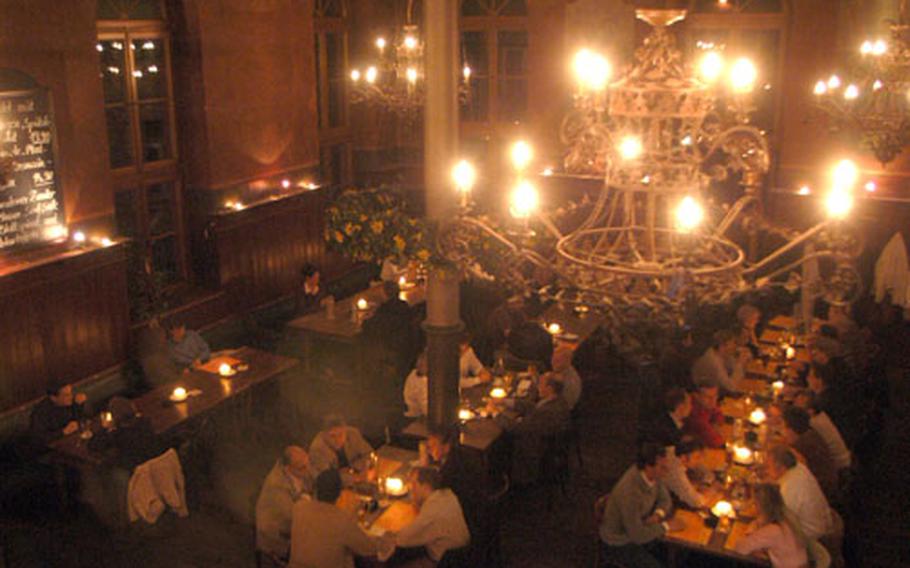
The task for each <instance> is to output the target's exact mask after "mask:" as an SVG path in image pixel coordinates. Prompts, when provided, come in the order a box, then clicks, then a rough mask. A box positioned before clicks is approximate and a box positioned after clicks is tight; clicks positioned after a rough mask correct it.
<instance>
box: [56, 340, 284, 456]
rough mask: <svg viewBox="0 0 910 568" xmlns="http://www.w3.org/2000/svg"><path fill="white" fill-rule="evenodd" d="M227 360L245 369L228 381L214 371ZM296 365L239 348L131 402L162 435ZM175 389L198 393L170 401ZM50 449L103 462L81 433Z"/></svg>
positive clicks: (95, 427)
mask: <svg viewBox="0 0 910 568" xmlns="http://www.w3.org/2000/svg"><path fill="white" fill-rule="evenodd" d="M228 359H233V360H236V361H239V362H242V363H244V364H246V365H248V366H249V368H248V369H247V370H245V371H238V372H237V373H236V374H235V375H233V376H231V377H228V378H225V377H221V376H220V375H219V374H218V373H217V371H216V370H217V369H218V366H219V365H220V363H221V362H222V361H224V362H230V361H229V360H228ZM298 363H299V361H297V360H296V359H291V358H289V357H282V356H280V355H275V354H272V353H268V352H265V351H260V350H258V349H253V348H252V347H242V348H240V349H237V350H235V351H233V352H231V353H230V354H229V355H221V356H219V355H217V354H216V356H215V357H213V358H212V360H211V361H210V362H209V364H208V365H206V369H209V370H208V371H207V370H199V369H194V370H191V371H189V372H187V373H185V374H184V375H183V376H181V377H180V379H178V380H176V381H174V382H172V383H170V384H167V385H162V386H159V387H158V388H156V389H154V390H152V391H149V392H147V393H145V394H144V395H142V396H140V397H139V398H137V399H135V400H134V404H135V405H136V409H137V410H138V411H139V412H140V413H141V414H142V415H143V416H145V417H147V418H148V419H149V421H150V422H151V424H152V428H153V429H154V431H155V433H156V434H159V435H163V434H166V433H168V432H170V431H171V430H174V429H175V428H176V427H178V426H180V425H181V424H183V423H185V422H187V421H189V420H191V419H193V418H196V417H198V416H201V415H203V414H206V413H208V412H210V411H211V410H213V409H214V408H216V407H218V406H220V405H221V404H223V403H225V402H226V401H228V400H231V399H236V398H237V397H239V396H241V395H243V394H244V393H247V392H249V391H251V390H252V389H254V388H255V387H256V386H258V385H260V384H262V383H264V382H266V381H269V380H271V379H273V378H275V377H277V376H278V375H280V374H281V373H283V372H285V371H287V370H288V369H291V368H293V367H294V366H296V365H297V364H298ZM212 371H215V372H212ZM177 387H183V388H184V389H186V391H187V392H188V393H198V394H193V396H189V397H188V398H187V399H186V401H184V402H172V401H171V400H170V399H169V397H170V396H171V394H172V393H173V392H174V389H175V388H177ZM90 427H91V428H92V429H93V430H94V431H98V429H99V428H100V424H99V423H98V419H97V418H95V419H93V420H92V421H91V422H90ZM50 448H51V449H52V450H53V452H54V454H55V455H56V457H57V458H60V459H62V460H64V461H65V462H68V463H71V464H72V463H74V464H76V465H78V464H93V465H101V464H102V463H103V457H102V456H101V455H100V454H98V453H96V452H93V451H91V450H90V449H89V447H88V441H87V440H85V439H83V437H82V433H81V432H77V433H74V434H70V435H69V436H64V437H63V438H60V439H58V440H55V441H53V442H51V443H50Z"/></svg>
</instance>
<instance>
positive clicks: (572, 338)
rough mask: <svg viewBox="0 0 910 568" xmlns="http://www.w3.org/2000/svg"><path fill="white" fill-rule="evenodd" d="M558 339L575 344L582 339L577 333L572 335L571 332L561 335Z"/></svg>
mask: <svg viewBox="0 0 910 568" xmlns="http://www.w3.org/2000/svg"><path fill="white" fill-rule="evenodd" d="M556 337H557V339H561V340H562V341H568V342H570V343H575V342H576V341H578V340H579V339H581V337H580V336H579V335H578V334H577V333H570V332H565V333H560V334H559V335H557V336H556Z"/></svg>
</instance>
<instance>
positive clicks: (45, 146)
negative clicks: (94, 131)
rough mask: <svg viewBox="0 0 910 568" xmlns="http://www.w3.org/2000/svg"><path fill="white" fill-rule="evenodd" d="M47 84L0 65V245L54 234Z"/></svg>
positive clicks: (56, 219)
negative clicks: (4, 173)
mask: <svg viewBox="0 0 910 568" xmlns="http://www.w3.org/2000/svg"><path fill="white" fill-rule="evenodd" d="M52 110H53V109H52V105H51V96H50V92H49V90H48V89H47V88H45V87H41V86H40V85H38V84H37V83H35V81H34V80H33V79H32V78H31V77H29V76H27V75H25V74H23V73H20V72H18V71H14V70H10V69H0V167H2V168H3V169H4V170H5V171H6V175H5V176H2V177H4V178H5V183H3V184H2V185H0V251H4V250H10V249H13V248H18V247H25V246H28V245H35V244H39V243H41V242H44V241H48V240H52V239H54V238H57V237H59V236H60V228H61V227H62V226H63V224H64V217H63V207H62V200H61V199H60V196H59V195H58V185H57V176H56V175H55V171H54V166H55V163H56V156H55V154H56V152H55V149H56V141H55V131H54V117H53V112H52Z"/></svg>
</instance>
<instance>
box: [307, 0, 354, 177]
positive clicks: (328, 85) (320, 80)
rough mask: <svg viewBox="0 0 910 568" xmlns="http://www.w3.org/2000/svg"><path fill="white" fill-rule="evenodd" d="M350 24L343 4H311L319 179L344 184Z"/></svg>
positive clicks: (331, 0)
mask: <svg viewBox="0 0 910 568" xmlns="http://www.w3.org/2000/svg"><path fill="white" fill-rule="evenodd" d="M349 29H350V20H349V12H348V6H347V3H346V2H345V0H316V1H315V2H314V3H313V34H314V36H315V49H316V94H317V112H318V116H319V145H320V165H321V167H322V177H323V180H324V181H327V182H329V183H336V184H343V183H347V182H348V180H349V178H350V173H349V172H350V169H351V165H350V163H351V158H350V156H351V139H350V138H351V136H350V128H349V125H348V99H347V75H346V72H345V70H346V69H347V67H348V33H349Z"/></svg>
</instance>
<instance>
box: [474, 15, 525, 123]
mask: <svg viewBox="0 0 910 568" xmlns="http://www.w3.org/2000/svg"><path fill="white" fill-rule="evenodd" d="M527 28H528V6H527V2H526V0H463V1H462V3H461V46H462V49H461V52H462V58H463V59H464V61H463V63H464V64H465V65H468V66H469V67H470V68H471V71H472V73H471V97H470V98H469V99H468V100H467V101H466V102H465V103H464V104H463V105H462V108H461V116H462V120H463V121H465V122H468V123H497V122H514V121H520V120H523V119H524V118H525V116H526V114H527V109H528V31H527Z"/></svg>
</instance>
